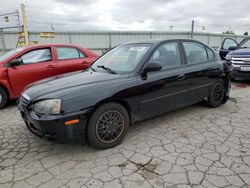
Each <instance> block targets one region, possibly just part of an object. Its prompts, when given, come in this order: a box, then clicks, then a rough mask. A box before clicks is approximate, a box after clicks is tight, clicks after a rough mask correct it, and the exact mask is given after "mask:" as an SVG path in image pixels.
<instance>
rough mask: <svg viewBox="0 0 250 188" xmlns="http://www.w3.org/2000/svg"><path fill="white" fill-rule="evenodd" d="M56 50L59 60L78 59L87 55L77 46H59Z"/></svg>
mask: <svg viewBox="0 0 250 188" xmlns="http://www.w3.org/2000/svg"><path fill="white" fill-rule="evenodd" d="M56 52H57V57H58V59H59V60H64V59H78V58H84V57H86V56H85V54H83V53H82V52H81V51H80V50H78V49H76V48H68V47H57V48H56Z"/></svg>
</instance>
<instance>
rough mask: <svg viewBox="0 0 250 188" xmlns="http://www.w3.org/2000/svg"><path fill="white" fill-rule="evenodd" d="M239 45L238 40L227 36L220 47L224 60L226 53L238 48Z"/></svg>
mask: <svg viewBox="0 0 250 188" xmlns="http://www.w3.org/2000/svg"><path fill="white" fill-rule="evenodd" d="M237 46H238V43H237V42H236V40H234V39H232V38H225V39H224V41H223V43H222V46H221V49H220V57H221V59H222V60H225V57H226V55H227V54H228V53H229V52H230V51H231V50H233V49H236V48H237Z"/></svg>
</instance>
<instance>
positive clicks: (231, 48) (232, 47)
mask: <svg viewBox="0 0 250 188" xmlns="http://www.w3.org/2000/svg"><path fill="white" fill-rule="evenodd" d="M236 49H237V46H230V47H229V48H228V50H236Z"/></svg>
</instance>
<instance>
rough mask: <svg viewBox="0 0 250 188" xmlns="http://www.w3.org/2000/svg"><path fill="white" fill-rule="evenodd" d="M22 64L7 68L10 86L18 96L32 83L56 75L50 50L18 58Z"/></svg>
mask: <svg viewBox="0 0 250 188" xmlns="http://www.w3.org/2000/svg"><path fill="white" fill-rule="evenodd" d="M18 58H21V59H22V62H23V63H22V64H21V65H18V66H14V67H9V68H8V75H9V79H10V83H11V86H12V88H13V90H14V92H15V93H16V95H20V93H21V92H22V91H23V89H24V88H25V87H26V86H27V85H29V84H30V83H32V82H35V81H37V80H41V79H44V78H47V77H50V76H54V75H56V63H55V61H53V59H52V53H51V48H42V49H35V50H32V51H29V52H27V53H25V54H23V55H21V56H20V57H18Z"/></svg>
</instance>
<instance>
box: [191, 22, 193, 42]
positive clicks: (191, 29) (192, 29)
mask: <svg viewBox="0 0 250 188" xmlns="http://www.w3.org/2000/svg"><path fill="white" fill-rule="evenodd" d="M193 37H194V20H192V27H191V39H192V38H193Z"/></svg>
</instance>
